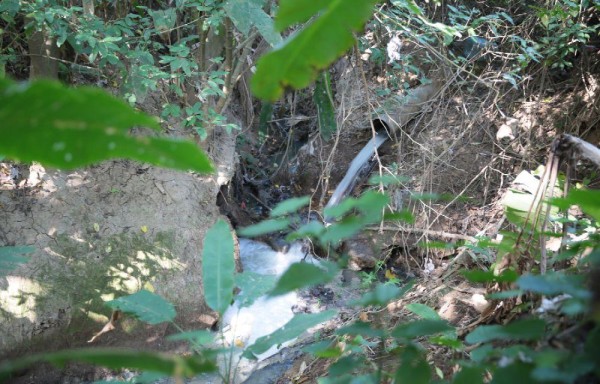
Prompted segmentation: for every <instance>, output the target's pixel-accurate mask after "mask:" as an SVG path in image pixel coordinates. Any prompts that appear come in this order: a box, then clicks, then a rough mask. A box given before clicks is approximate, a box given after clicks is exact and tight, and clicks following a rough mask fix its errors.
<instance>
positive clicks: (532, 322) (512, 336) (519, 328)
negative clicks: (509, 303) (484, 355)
mask: <svg viewBox="0 0 600 384" xmlns="http://www.w3.org/2000/svg"><path fill="white" fill-rule="evenodd" d="M545 328H546V323H545V322H544V321H543V320H540V319H525V320H518V321H513V322H512V323H510V324H508V325H480V326H479V327H477V328H475V329H474V330H473V331H472V332H471V333H469V334H468V335H467V337H466V338H465V341H466V342H467V343H470V344H476V343H485V342H488V341H492V340H538V339H539V338H541V337H542V336H543V335H544V330H545Z"/></svg>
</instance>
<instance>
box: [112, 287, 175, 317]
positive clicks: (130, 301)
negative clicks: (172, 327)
mask: <svg viewBox="0 0 600 384" xmlns="http://www.w3.org/2000/svg"><path fill="white" fill-rule="evenodd" d="M106 304H107V305H108V306H109V307H111V308H113V309H119V310H121V311H123V312H126V313H130V314H132V315H134V316H135V317H137V318H138V319H140V320H142V321H143V322H146V323H148V324H160V323H163V322H165V321H172V320H173V319H174V318H175V315H176V312H175V307H173V304H171V303H169V302H168V301H166V300H165V299H163V298H162V297H160V296H158V295H156V294H154V293H152V292H149V291H146V290H145V289H142V290H141V291H139V292H136V293H134V294H132V295H129V296H123V297H119V298H118V299H115V300H111V301H108V302H106Z"/></svg>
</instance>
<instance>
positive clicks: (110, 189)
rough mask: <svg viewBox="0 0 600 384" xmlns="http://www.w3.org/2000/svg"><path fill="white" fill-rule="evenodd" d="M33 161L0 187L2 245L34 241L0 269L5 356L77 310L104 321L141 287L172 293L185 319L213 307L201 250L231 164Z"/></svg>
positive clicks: (0, 342) (0, 346)
mask: <svg viewBox="0 0 600 384" xmlns="http://www.w3.org/2000/svg"><path fill="white" fill-rule="evenodd" d="M228 137H229V139H228V140H229V141H231V145H234V143H235V137H234V136H228ZM226 138H227V137H221V138H220V140H221V142H220V143H219V144H218V145H225V143H224V142H223V140H225V139H226ZM218 152H219V153H220V156H221V158H220V159H219V160H218V161H219V162H222V161H229V162H230V163H232V162H233V158H232V157H233V154H234V152H232V151H229V152H227V151H225V150H219V151H218ZM224 153H229V154H230V158H229V159H224V158H223V156H224V155H223V154H224ZM219 162H217V164H216V166H217V169H221V168H223V169H228V167H226V166H225V167H220V166H219V165H220V163H219ZM30 168H31V169H30V172H29V176H28V177H27V178H25V176H24V179H23V180H21V181H19V183H16V184H13V185H12V187H11V188H12V189H11V188H7V187H6V186H4V185H3V187H4V188H3V189H0V206H1V207H3V214H2V215H0V246H7V245H31V246H33V247H34V248H35V249H36V250H35V251H34V252H33V253H32V254H30V255H28V256H30V260H29V262H28V263H26V264H24V265H22V266H20V267H19V268H18V269H16V270H14V271H11V272H10V274H9V276H6V277H0V307H1V308H2V311H0V324H1V325H0V354H2V353H4V352H7V351H8V350H10V349H13V348H16V347H18V346H19V344H20V343H22V342H24V341H28V340H30V339H32V338H33V337H34V336H35V337H37V336H49V335H51V334H53V333H54V332H55V331H57V330H61V329H64V327H66V326H68V325H69V324H70V323H71V322H72V320H73V318H74V316H79V317H80V318H82V320H84V321H88V320H87V317H90V318H94V319H105V318H106V316H110V313H111V311H110V309H109V308H108V307H107V306H106V305H104V302H105V301H107V300H111V299H113V298H116V297H119V296H123V295H127V294H129V293H133V292H136V291H138V290H140V289H142V288H145V289H150V290H154V291H155V292H156V293H158V294H160V295H162V296H163V297H164V298H166V299H167V300H169V301H171V302H172V303H173V304H174V305H175V307H176V308H177V313H178V322H179V324H188V323H194V324H198V319H199V316H201V315H203V314H210V313H211V311H210V310H209V309H208V308H207V306H206V304H205V302H204V299H203V289H202V270H201V257H200V255H201V254H202V240H203V238H204V234H205V233H206V231H207V230H208V228H210V227H211V226H212V225H213V224H214V223H215V222H216V220H217V219H218V218H220V217H221V215H220V214H219V210H218V208H217V206H216V204H215V202H216V196H217V194H218V192H219V188H220V185H219V182H218V181H220V182H223V181H224V179H223V177H224V176H223V175H225V174H226V172H221V173H220V174H219V175H214V176H213V175H207V176H199V175H196V174H192V173H189V172H178V171H174V170H168V169H161V168H155V167H151V166H148V165H144V164H140V163H137V162H132V161H126V160H125V161H123V160H122V161H110V162H104V163H102V164H100V165H97V166H92V167H87V168H84V169H78V170H75V171H69V172H66V171H65V172H63V171H55V170H49V169H43V167H41V166H39V165H36V164H33V165H31V167H30ZM217 178H219V180H217ZM21 182H22V185H23V186H22V187H17V186H16V185H19V184H20V183H21ZM205 320H207V321H206V322H207V323H210V322H211V321H212V320H209V319H208V318H206V319H205ZM84 332H85V331H84ZM93 333H94V330H93V329H90V332H89V334H87V335H85V336H83V337H84V338H85V339H89V337H91V336H92V335H93ZM85 339H84V340H85Z"/></svg>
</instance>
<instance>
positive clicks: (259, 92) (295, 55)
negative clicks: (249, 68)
mask: <svg viewBox="0 0 600 384" xmlns="http://www.w3.org/2000/svg"><path fill="white" fill-rule="evenodd" d="M376 2H377V1H376V0H329V1H327V2H319V3H320V6H319V7H317V6H316V5H315V4H314V3H315V2H314V1H313V0H284V1H282V2H281V4H280V12H282V13H283V15H284V16H285V17H282V18H281V19H280V16H279V15H278V16H277V18H276V25H277V27H278V28H282V27H283V26H285V25H286V24H288V23H289V22H290V21H291V22H296V21H298V20H305V19H306V18H307V17H310V14H311V13H312V12H316V11H317V10H318V9H323V11H322V12H321V13H320V14H319V16H318V17H317V18H316V19H315V20H314V21H313V22H312V23H311V24H310V25H308V26H307V27H306V28H304V29H303V30H301V31H300V32H299V33H297V34H294V35H292V36H291V37H290V38H289V39H288V40H287V41H286V42H285V43H284V44H283V46H281V48H279V49H275V50H273V51H271V52H270V53H267V54H266V55H264V56H263V57H262V58H261V59H260V60H259V62H258V65H257V70H256V74H255V75H254V77H253V78H252V89H253V91H254V93H255V95H256V96H258V97H260V98H262V99H266V100H277V99H278V98H279V97H281V95H282V94H283V90H284V88H286V87H292V88H294V89H300V88H304V87H306V86H307V85H309V84H310V82H311V81H313V80H314V79H315V78H316V77H317V74H318V73H319V71H320V70H322V69H325V68H327V67H328V66H329V65H330V64H331V63H333V62H334V61H335V59H337V58H338V57H339V56H341V55H342V54H343V53H344V52H345V51H346V50H347V49H348V48H350V47H351V46H352V44H354V36H353V33H355V32H357V31H359V30H361V29H362V27H363V25H364V23H365V22H366V21H367V20H368V19H369V18H370V17H371V15H372V11H373V5H374V4H375V3H376ZM321 4H322V5H321ZM290 8H293V11H289V12H288V10H289V9H290ZM282 9H283V11H282ZM301 9H304V10H305V11H304V10H303V11H298V10H301ZM284 11H285V12H284ZM295 11H298V13H297V16H295V17H294V16H292V15H293V14H294V12H295Z"/></svg>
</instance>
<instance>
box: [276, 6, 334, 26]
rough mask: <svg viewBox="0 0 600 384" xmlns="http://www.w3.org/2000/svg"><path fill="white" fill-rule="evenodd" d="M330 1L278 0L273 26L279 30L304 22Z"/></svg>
mask: <svg viewBox="0 0 600 384" xmlns="http://www.w3.org/2000/svg"><path fill="white" fill-rule="evenodd" d="M328 3H330V1H310V0H283V1H280V2H279V11H278V12H277V16H276V17H275V26H276V27H277V29H278V30H279V31H283V30H284V29H286V28H288V27H291V26H292V25H294V24H297V23H304V22H305V21H308V20H309V19H310V18H311V17H313V16H314V15H316V14H317V13H318V12H319V11H321V10H322V9H324V8H325V7H327V6H328Z"/></svg>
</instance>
